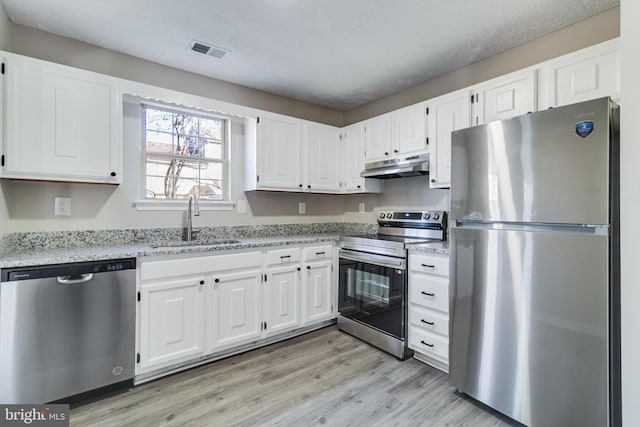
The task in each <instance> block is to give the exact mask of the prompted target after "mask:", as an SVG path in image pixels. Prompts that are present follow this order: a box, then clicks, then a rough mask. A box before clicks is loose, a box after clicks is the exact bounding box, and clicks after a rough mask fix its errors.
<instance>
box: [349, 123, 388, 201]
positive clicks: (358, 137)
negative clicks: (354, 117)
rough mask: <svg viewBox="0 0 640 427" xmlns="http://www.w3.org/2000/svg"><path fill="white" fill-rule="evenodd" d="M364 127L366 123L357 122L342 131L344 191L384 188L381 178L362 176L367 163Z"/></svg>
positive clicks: (352, 191) (378, 190)
mask: <svg viewBox="0 0 640 427" xmlns="http://www.w3.org/2000/svg"><path fill="white" fill-rule="evenodd" d="M364 129H365V127H364V123H357V124H355V125H351V126H348V127H346V128H343V129H342V132H341V133H340V138H339V141H340V163H341V170H340V176H341V182H340V188H341V190H342V192H343V193H379V192H380V191H381V190H382V181H381V180H379V179H372V178H363V177H361V176H360V173H361V172H362V171H363V170H364V163H365V160H364V158H365V156H364V150H365V148H364V138H365V131H364Z"/></svg>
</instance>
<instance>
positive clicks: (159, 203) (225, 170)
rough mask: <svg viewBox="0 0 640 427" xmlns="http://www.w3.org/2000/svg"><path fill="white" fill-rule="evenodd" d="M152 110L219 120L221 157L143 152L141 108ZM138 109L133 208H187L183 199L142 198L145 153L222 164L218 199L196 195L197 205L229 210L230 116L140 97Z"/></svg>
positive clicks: (145, 176)
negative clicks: (137, 180) (136, 196)
mask: <svg viewBox="0 0 640 427" xmlns="http://www.w3.org/2000/svg"><path fill="white" fill-rule="evenodd" d="M147 108H149V109H154V110H160V111H165V112H167V113H178V114H180V113H184V114H188V115H191V116H195V117H199V118H204V119H215V120H220V121H222V122H223V136H222V137H223V138H222V159H216V158H200V159H199V158H189V157H188V156H180V155H170V154H162V153H156V154H154V153H151V154H149V153H148V152H147V148H146V113H145V110H146V109H147ZM139 111H140V115H139V117H140V121H139V122H140V150H141V156H140V166H141V169H140V193H139V199H138V200H137V201H136V202H135V206H136V209H137V210H184V209H186V207H187V203H188V200H187V199H152V198H147V197H146V191H147V182H146V181H147V156H148V155H151V156H159V157H166V158H169V159H185V160H195V161H203V162H204V163H217V164H220V165H221V167H222V181H223V186H222V187H223V188H222V199H221V200H212V199H206V198H205V199H203V198H198V205H199V207H200V209H201V210H232V209H233V208H234V207H235V203H233V202H231V167H230V165H231V117H228V116H225V115H222V114H215V113H211V112H209V111H204V110H201V109H198V108H184V107H179V106H175V105H166V104H161V103H155V102H148V101H147V100H144V101H142V102H140V103H139Z"/></svg>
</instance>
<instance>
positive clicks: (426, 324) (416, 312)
mask: <svg viewBox="0 0 640 427" xmlns="http://www.w3.org/2000/svg"><path fill="white" fill-rule="evenodd" d="M409 323H410V324H411V326H412V327H416V328H419V329H423V330H425V331H428V332H433V333H437V334H440V335H442V336H443V337H448V336H449V317H448V316H445V315H443V314H441V313H439V312H437V311H433V310H428V309H425V308H422V307H419V306H417V305H414V304H410V305H409Z"/></svg>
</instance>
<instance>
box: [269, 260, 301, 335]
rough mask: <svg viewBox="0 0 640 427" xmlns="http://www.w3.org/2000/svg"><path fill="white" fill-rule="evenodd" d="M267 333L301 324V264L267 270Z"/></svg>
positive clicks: (286, 329) (281, 330)
mask: <svg viewBox="0 0 640 427" xmlns="http://www.w3.org/2000/svg"><path fill="white" fill-rule="evenodd" d="M265 289H266V297H267V298H266V304H267V307H266V310H267V313H266V314H267V315H266V322H267V334H274V333H278V332H284V331H288V330H291V329H295V328H296V327H297V326H298V325H299V324H300V292H299V290H300V264H298V263H296V264H292V265H288V266H286V267H277V268H270V269H268V270H267V282H266V286H265Z"/></svg>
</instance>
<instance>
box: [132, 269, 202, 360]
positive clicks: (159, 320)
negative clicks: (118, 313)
mask: <svg viewBox="0 0 640 427" xmlns="http://www.w3.org/2000/svg"><path fill="white" fill-rule="evenodd" d="M204 285H205V279H204V278H191V279H178V280H174V281H166V282H161V283H158V284H152V285H143V286H142V287H141V291H140V292H141V298H140V341H139V342H140V364H139V368H140V370H141V371H142V372H144V371H149V370H152V369H157V368H160V367H163V366H169V365H172V364H174V363H178V362H181V361H186V360H189V359H194V358H197V357H199V356H202V355H203V354H204V329H203V327H204V302H205V300H206V298H205V286H204Z"/></svg>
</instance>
